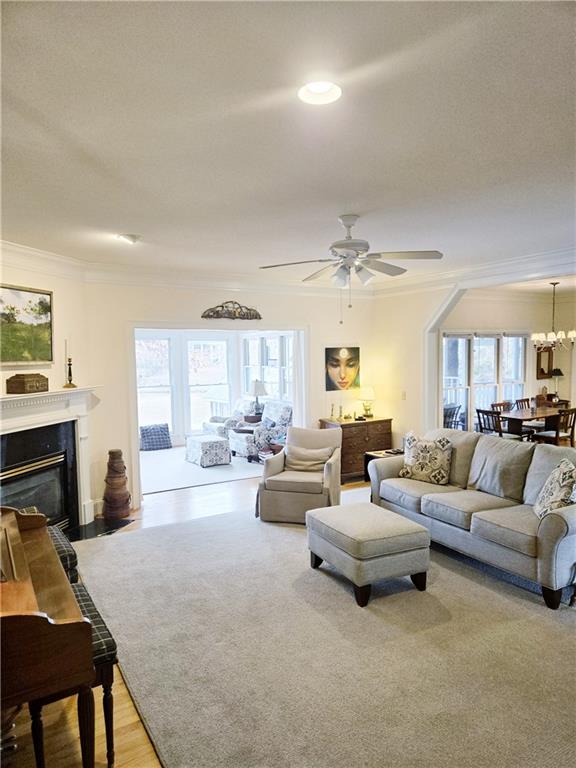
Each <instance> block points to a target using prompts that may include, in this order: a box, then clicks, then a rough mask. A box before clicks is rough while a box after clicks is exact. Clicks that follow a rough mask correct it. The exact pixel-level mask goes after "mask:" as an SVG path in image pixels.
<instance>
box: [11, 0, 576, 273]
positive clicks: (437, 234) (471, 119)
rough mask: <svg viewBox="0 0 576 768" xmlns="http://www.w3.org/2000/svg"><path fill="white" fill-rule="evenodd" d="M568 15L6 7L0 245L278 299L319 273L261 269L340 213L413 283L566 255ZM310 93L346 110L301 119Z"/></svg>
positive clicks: (570, 201)
mask: <svg viewBox="0 0 576 768" xmlns="http://www.w3.org/2000/svg"><path fill="white" fill-rule="evenodd" d="M574 11H575V7H574V5H573V4H570V3H554V2H550V3H548V2H544V3H483V2H479V3H468V2H454V3H451V2H430V3H389V2H344V3H332V2H330V3H327V2H316V3H307V2H294V3H290V2H284V3H272V2H268V3H262V2H257V3H244V2H234V3H219V2H209V3H196V2H178V3H163V2H156V3H155V2H150V3H140V2H136V3H134V2H130V3H129V2H126V3H124V2H119V3H114V2H108V3H91V2H88V3H79V2H51V3H26V2H19V3H10V2H9V3H3V17H4V19H3V100H4V104H3V106H4V112H3V134H4V136H3V137H4V196H3V237H4V238H5V239H6V240H9V241H12V242H17V243H22V244H25V245H28V246H32V247H35V248H39V249H43V250H47V251H53V252H55V253H58V254H62V255H65V256H72V257H75V258H78V259H82V260H86V261H90V262H93V263H97V264H100V265H124V266H130V267H134V268H138V269H150V268H154V267H162V268H163V269H166V270H170V269H173V270H192V271H193V272H194V274H196V275H197V276H198V278H202V279H206V278H209V277H211V276H214V277H215V278H216V277H218V276H223V275H231V274H233V275H241V276H242V275H243V276H245V277H246V278H247V279H250V280H269V281H278V282H283V283H285V282H289V281H291V280H300V279H301V278H302V277H304V276H306V275H307V274H309V273H310V272H312V271H314V270H315V269H316V267H315V266H314V265H306V266H304V267H295V268H285V269H278V270H269V271H265V272H259V271H258V269H257V268H258V266H259V265H262V264H269V263H275V262H283V261H296V260H299V259H314V258H324V257H325V256H326V255H327V250H326V249H327V247H328V245H329V244H330V243H331V242H332V241H333V240H334V239H337V238H340V237H341V236H342V234H343V231H342V230H341V228H340V226H339V224H338V223H337V216H338V215H339V214H341V213H346V212H355V213H359V214H361V216H362V218H361V219H360V221H359V223H358V225H357V227H356V229H355V232H354V233H355V235H356V236H357V237H364V238H366V239H368V240H369V241H370V243H371V246H372V249H374V250H411V249H438V250H441V251H443V252H444V253H445V259H444V261H443V262H429V263H426V262H424V263H421V264H419V263H418V262H409V263H408V266H409V275H412V276H414V274H420V273H421V274H426V273H431V274H432V273H433V274H437V273H438V271H439V270H453V269H459V268H463V267H464V268H466V267H472V266H477V265H479V264H483V263H486V262H500V263H501V262H502V261H503V260H508V259H518V258H519V257H522V256H524V255H527V254H533V253H541V252H548V251H554V250H559V249H566V248H569V247H571V246H572V244H573V237H574V116H575V115H574V90H573V87H574V82H573V76H574V68H573V63H574V48H573V21H574ZM321 78H329V79H333V80H335V81H336V82H338V83H339V84H340V85H341V86H342V89H343V97H342V99H341V100H340V101H339V102H337V103H335V104H332V105H329V106H325V107H312V106H309V105H305V104H302V103H300V102H299V101H298V100H297V99H296V91H297V89H298V87H299V86H300V85H301V84H303V83H304V82H307V81H309V80H311V79H321ZM115 232H135V233H141V234H142V238H143V240H142V242H141V243H140V244H139V245H137V246H135V247H133V246H129V245H124V244H122V243H119V242H118V241H116V240H114V239H113V237H112V234H113V233H115ZM326 279H327V278H326ZM379 279H380V280H382V281H390V280H391V278H386V277H383V276H382V277H380V278H379ZM402 279H403V278H394V280H398V281H401V280H402Z"/></svg>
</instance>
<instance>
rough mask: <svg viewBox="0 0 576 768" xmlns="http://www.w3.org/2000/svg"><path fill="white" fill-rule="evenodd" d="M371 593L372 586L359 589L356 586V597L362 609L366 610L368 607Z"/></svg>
mask: <svg viewBox="0 0 576 768" xmlns="http://www.w3.org/2000/svg"><path fill="white" fill-rule="evenodd" d="M371 591H372V584H365V585H364V586H363V587H357V586H356V584H354V597H355V598H356V602H357V603H358V605H359V606H360V608H364V607H365V606H367V605H368V600H370V592H371Z"/></svg>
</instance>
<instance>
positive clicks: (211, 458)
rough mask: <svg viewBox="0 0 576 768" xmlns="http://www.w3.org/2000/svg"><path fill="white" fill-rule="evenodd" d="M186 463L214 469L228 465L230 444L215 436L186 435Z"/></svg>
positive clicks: (226, 440) (230, 458)
mask: <svg viewBox="0 0 576 768" xmlns="http://www.w3.org/2000/svg"><path fill="white" fill-rule="evenodd" d="M186 461H190V462H191V463H192V464H199V465H200V466H201V467H215V466H217V465H219V464H230V462H231V461H232V457H231V456H230V444H229V443H228V439H227V438H226V437H218V436H217V435H188V437H187V438H186Z"/></svg>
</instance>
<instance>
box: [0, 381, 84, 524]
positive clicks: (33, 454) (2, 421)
mask: <svg viewBox="0 0 576 768" xmlns="http://www.w3.org/2000/svg"><path fill="white" fill-rule="evenodd" d="M97 389H98V387H76V388H74V389H72V388H70V389H61V390H54V391H51V392H35V393H33V394H28V395H0V435H1V448H2V453H1V456H0V469H1V470H7V469H8V470H10V471H12V470H16V474H15V475H11V476H8V477H6V481H8V482H6V483H5V482H4V480H3V481H2V485H3V487H6V488H8V491H9V494H10V496H9V497H6V501H8V499H9V498H11V497H12V489H14V493H16V494H18V493H20V491H22V488H20V489H18V487H17V485H14V479H15V477H18V475H19V473H18V470H20V469H21V468H22V467H23V466H25V465H26V464H34V463H35V462H37V461H41V462H44V461H45V462H47V463H46V465H45V466H42V467H41V466H38V465H37V464H35V466H33V467H32V473H31V475H30V477H29V481H30V482H29V483H28V480H26V482H25V487H26V491H25V493H24V501H25V505H26V506H38V508H39V509H41V510H42V511H44V510H43V509H42V503H40V504H38V503H37V502H34V503H30V497H32V498H35V499H37V498H38V496H40V495H42V497H43V500H44V494H46V496H47V497H48V498H50V499H51V502H50V503H51V504H53V506H54V508H55V509H58V507H62V506H63V507H64V509H65V513H66V517H67V518H68V522H69V524H70V526H72V525H76V527H77V528H80V529H86V528H87V527H88V526H90V525H91V524H92V522H93V520H94V506H95V502H94V499H93V498H92V495H91V482H90V466H91V463H92V460H93V459H92V457H91V452H90V439H89V438H90V435H89V426H90V425H89V416H90V412H91V411H92V410H93V409H94V408H96V407H97V406H98V402H99V400H98V398H97V396H96V394H95V393H96V390H97ZM46 428H48V431H47V432H44V431H43V430H44V429H46ZM34 433H36V437H35V438H34V439H33V440H29V439H28V437H29V435H31V434H34ZM18 435H20V437H18ZM23 438H24V439H23ZM22 446H24V448H23V449H22ZM33 446H34V451H32V450H31V448H32V447H33ZM21 450H24V453H21V452H20V451H21ZM59 454H64V457H63V458H64V460H63V461H60V458H62V457H59ZM53 460H57V462H56V463H52V462H53ZM40 470H42V471H40ZM44 470H47V471H44ZM22 474H23V475H24V476H25V475H26V474H27V473H26V472H24V473H22ZM57 481H60V482H59V485H60V490H59V491H57V490H56V482H57ZM11 486H12V489H11ZM16 500H17V499H14V500H13V501H12V502H11V503H12V504H13V505H14V506H19V505H20V503H18V504H16V503H14V502H15V501H16ZM55 517H56V519H57V518H58V517H60V515H59V513H55ZM74 520H76V523H74ZM57 524H58V525H59V524H60V522H57ZM69 534H70V531H68V535H69Z"/></svg>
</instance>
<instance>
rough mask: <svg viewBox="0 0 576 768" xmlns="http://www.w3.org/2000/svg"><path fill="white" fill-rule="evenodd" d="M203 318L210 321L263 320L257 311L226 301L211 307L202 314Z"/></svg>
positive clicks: (235, 302)
mask: <svg viewBox="0 0 576 768" xmlns="http://www.w3.org/2000/svg"><path fill="white" fill-rule="evenodd" d="M202 317H203V318H206V319H209V320H219V319H221V318H224V319H226V320H262V315H261V314H260V312H258V310H257V309H252V308H251V307H245V306H244V305H243V304H239V303H238V302H237V301H224V302H222V304H218V305H217V306H216V307H211V308H210V309H206V310H205V311H204V312H202Z"/></svg>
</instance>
